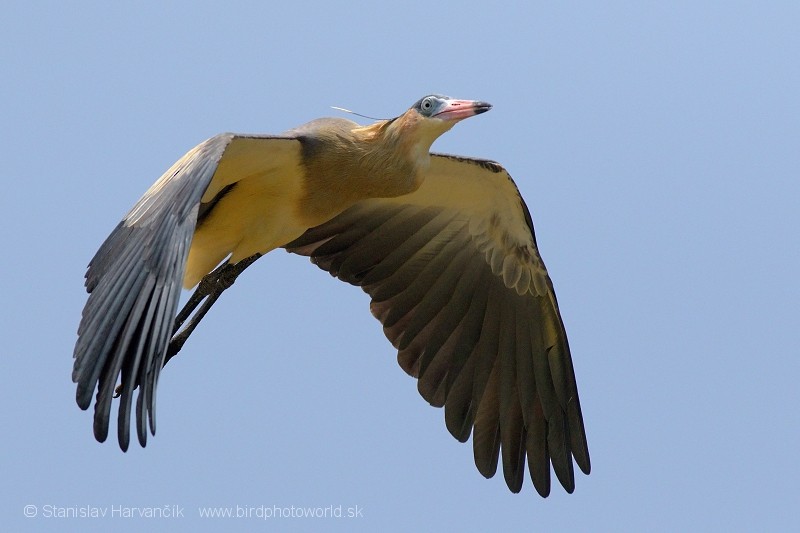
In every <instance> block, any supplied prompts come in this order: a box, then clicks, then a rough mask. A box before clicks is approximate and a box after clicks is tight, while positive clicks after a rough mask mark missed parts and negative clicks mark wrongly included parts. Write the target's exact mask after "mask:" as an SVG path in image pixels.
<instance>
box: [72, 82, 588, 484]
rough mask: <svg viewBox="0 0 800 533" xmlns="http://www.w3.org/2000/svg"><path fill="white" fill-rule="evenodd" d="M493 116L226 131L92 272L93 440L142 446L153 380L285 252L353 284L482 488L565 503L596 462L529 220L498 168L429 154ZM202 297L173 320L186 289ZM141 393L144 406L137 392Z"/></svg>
mask: <svg viewBox="0 0 800 533" xmlns="http://www.w3.org/2000/svg"><path fill="white" fill-rule="evenodd" d="M489 109H491V105H490V104H487V103H485V102H480V101H471V100H457V99H453V98H449V97H446V96H441V95H430V96H426V97H424V98H422V99H420V100H419V101H417V102H416V103H415V104H414V105H413V106H411V108H410V109H408V110H407V111H406V112H405V113H403V114H402V115H400V116H398V117H396V118H393V119H390V120H380V121H378V122H375V123H374V124H371V125H368V126H361V125H359V124H356V123H355V122H352V121H350V120H345V119H342V118H323V119H317V120H314V121H312V122H309V123H307V124H305V125H302V126H299V127H297V128H295V129H292V130H289V131H288V132H286V133H284V134H282V135H240V134H233V133H225V134H220V135H217V136H215V137H212V138H210V139H208V140H206V141H205V142H203V143H201V144H199V145H198V146H196V147H195V148H193V149H192V150H190V151H189V152H188V153H187V154H186V155H184V156H183V157H182V158H181V159H179V160H178V161H177V162H176V163H175V164H174V165H173V166H172V167H171V168H170V169H169V170H167V172H166V173H164V175H163V176H161V178H159V180H158V181H156V182H155V184H153V186H152V187H150V189H149V190H148V191H147V192H145V194H144V196H143V197H142V198H141V199H140V200H139V201H138V202H137V203H136V204H135V205H134V206H133V208H132V209H131V210H130V212H129V213H128V214H127V215H126V216H125V217H124V218H123V220H122V221H121V222H120V223H119V225H118V226H117V227H116V228H115V229H114V231H112V232H111V234H110V235H109V237H108V238H107V239H106V241H105V242H104V243H103V244H102V246H101V247H100V249H99V250H98V251H97V253H96V255H95V256H94V258H93V259H92V260H91V262H90V263H89V266H88V269H87V272H86V290H87V292H88V293H89V298H88V301H87V303H86V306H85V307H84V309H83V315H82V319H81V322H80V326H79V328H78V340H77V342H76V345H75V352H74V359H75V361H74V368H73V372H72V379H73V381H74V382H75V383H77V392H76V399H77V403H78V405H79V406H80V407H81V409H88V407H89V406H90V405H91V403H92V396H93V395H94V394H95V391H97V394H96V399H95V411H94V435H95V438H96V439H97V440H98V441H100V442H103V441H105V440H106V438H107V436H108V431H109V419H110V416H111V407H112V403H113V401H114V398H119V400H118V402H119V407H118V416H117V437H118V441H119V445H120V447H121V448H122V450H127V448H128V445H129V441H130V426H131V417H132V411H135V421H134V422H133V423H134V425H135V429H136V433H137V436H138V440H139V443H140V444H141V445H142V446H145V444H146V442H147V434H148V426H149V431H150V432H151V433H152V434H155V430H156V418H155V398H156V387H157V385H158V377H159V372H160V371H161V368H162V367H163V366H164V365H165V364H166V362H167V361H168V360H169V359H170V358H171V357H173V356H174V355H175V354H177V353H178V351H179V350H180V349H181V347H182V346H183V344H184V342H185V341H186V339H187V338H188V337H189V335H190V334H191V332H192V331H193V330H194V328H195V327H196V326H197V324H198V323H199V322H200V320H201V319H202V317H203V316H204V315H205V313H206V312H207V311H208V310H209V309H210V307H211V306H212V305H213V304H214V302H215V301H216V300H217V298H219V296H220V294H222V292H223V291H224V290H226V289H227V288H228V287H230V286H231V285H232V284H233V282H234V281H235V279H236V277H237V276H238V275H239V274H241V272H242V271H243V270H244V269H246V268H247V267H248V266H249V265H250V264H252V263H253V262H254V261H255V260H257V259H258V258H259V257H260V256H262V255H263V254H266V253H267V252H269V251H271V250H274V249H276V248H284V249H286V250H288V251H289V252H293V253H296V254H300V255H304V256H308V257H310V258H311V261H312V262H313V263H314V264H316V265H317V266H319V267H320V268H322V269H323V270H327V271H328V272H329V273H330V274H332V275H333V276H335V277H337V278H339V279H341V280H343V281H346V282H348V283H351V284H353V285H357V286H359V287H361V288H362V289H363V290H364V291H365V292H367V294H369V296H370V298H371V304H370V310H371V311H372V314H373V315H374V316H375V317H376V318H377V319H378V320H380V322H381V323H382V325H383V330H384V333H385V334H386V337H387V338H388V339H389V340H390V341H391V343H392V344H393V346H394V347H395V348H396V349H397V350H398V361H399V363H400V366H401V367H402V368H403V370H405V371H406V372H407V373H408V374H410V375H411V376H413V377H416V378H417V379H418V382H417V384H418V389H419V392H420V394H421V395H422V396H423V398H425V400H427V401H428V402H429V403H430V404H431V405H434V406H437V407H444V415H445V423H446V426H447V429H448V430H449V431H450V433H451V434H452V435H453V436H454V437H455V438H456V439H458V440H459V441H461V442H466V441H467V440H468V439H469V437H470V435H472V442H473V449H474V457H475V464H476V466H477V468H478V470H479V471H480V473H481V474H483V475H484V476H485V477H487V478H489V477H492V476H493V475H494V474H495V472H496V471H497V466H498V459H499V457H500V456H502V465H503V474H504V477H505V481H506V484H507V485H508V488H509V489H510V490H511V491H512V492H519V491H520V489H521V487H522V484H523V478H524V477H525V463H526V461H527V463H528V470H529V472H530V477H531V480H532V482H533V485H534V487H535V488H536V490H537V491H538V492H539V494H541V495H542V496H547V495H548V494H549V492H550V469H551V465H552V469H553V471H554V472H555V474H556V477H557V478H558V480H559V481H560V482H561V484H562V485H563V487H564V488H565V489H566V491H567V492H570V493H571V492H572V491H573V490H574V488H575V479H574V472H573V461H574V462H575V464H577V465H578V467H579V468H580V469H581V470H582V471H583V472H584V473H586V474H588V473H589V471H590V464H589V453H588V449H587V445H586V435H585V431H584V425H583V417H582V415H581V408H580V402H579V400H578V389H577V385H576V382H575V373H574V370H573V366H572V358H571V355H570V350H569V345H568V343H567V336H566V333H565V330H564V325H563V323H562V320H561V315H560V312H559V309H558V303H557V301H556V295H555V292H554V291H553V284H552V282H551V280H550V277H549V275H548V273H547V270H546V269H545V266H544V263H543V262H542V259H541V257H540V255H539V250H538V248H537V245H536V237H535V236H534V230H533V222H532V221H531V215H530V212H529V211H528V208H527V206H526V205H525V202H524V201H523V199H522V198H521V196H520V193H519V191H518V189H517V187H516V185H515V184H514V182H513V181H512V179H511V177H510V176H509V174H508V172H506V170H505V169H504V168H503V167H502V166H500V165H499V164H498V163H495V162H493V161H488V160H483V159H474V158H468V157H458V156H452V155H444V154H437V153H431V152H430V147H431V145H432V144H433V142H434V141H435V140H436V139H437V138H438V137H439V136H440V135H442V134H443V133H445V132H446V131H448V130H449V129H450V128H452V127H453V126H454V125H455V124H456V123H457V122H459V121H461V120H463V119H465V118H468V117H471V116H474V115H478V114H480V113H484V112H486V111H488V110H489ZM195 286H197V289H196V290H195V292H194V294H193V295H192V296H191V297H190V298H189V301H188V302H187V303H186V306H185V307H184V308H183V309H182V310H181V311H180V312H179V313H177V314H176V312H177V310H178V300H179V295H180V292H181V287H183V288H187V289H190V288H192V287H195ZM136 389H138V394H137V398H136V405H135V406H134V405H133V396H134V391H135V390H136Z"/></svg>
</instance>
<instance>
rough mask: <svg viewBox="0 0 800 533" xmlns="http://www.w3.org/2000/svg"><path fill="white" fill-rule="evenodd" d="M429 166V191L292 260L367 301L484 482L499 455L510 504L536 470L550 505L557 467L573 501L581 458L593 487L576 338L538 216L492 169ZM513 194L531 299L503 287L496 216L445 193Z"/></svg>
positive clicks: (309, 239)
mask: <svg viewBox="0 0 800 533" xmlns="http://www.w3.org/2000/svg"><path fill="white" fill-rule="evenodd" d="M432 165H433V167H432V168H433V170H432V172H431V175H428V176H426V178H425V181H424V183H423V186H422V187H421V188H420V190H419V191H417V192H415V193H412V194H410V195H407V196H404V197H400V198H395V199H387V200H368V201H364V202H361V203H358V204H356V205H355V206H353V207H351V208H350V209H348V210H347V211H345V212H343V213H342V214H340V215H339V216H337V217H335V218H334V219H333V220H331V221H330V222H327V223H325V224H322V225H321V226H318V227H316V228H313V229H311V230H309V231H307V232H306V233H305V234H304V235H303V236H301V237H300V238H299V239H297V240H295V241H294V242H292V243H289V244H288V245H286V248H287V250H289V251H291V252H295V253H299V254H302V255H307V256H310V257H311V260H312V262H314V263H315V264H317V265H318V266H319V267H320V268H323V269H325V270H327V271H329V272H330V273H331V274H332V275H334V276H337V277H338V278H340V279H342V280H344V281H347V282H349V283H352V284H354V285H358V286H361V287H362V288H363V289H364V290H365V291H366V292H367V293H368V294H369V295H370V296H371V298H372V303H371V306H370V308H371V310H372V312H373V314H374V315H375V317H376V318H378V319H379V320H380V321H381V322H382V324H383V326H384V332H385V333H386V336H387V338H388V339H389V340H390V341H391V342H392V344H393V345H394V346H395V347H396V348H397V349H398V361H399V363H400V365H401V366H402V368H403V369H404V370H406V372H408V373H409V374H411V375H412V376H414V377H417V378H418V389H419V392H420V394H421V395H422V396H423V397H424V398H425V399H426V400H427V401H428V402H430V403H431V404H432V405H435V406H439V407H441V406H444V407H445V422H446V425H447V428H448V430H449V431H450V433H451V434H452V435H453V436H454V437H455V438H457V439H458V440H460V441H462V442H463V441H466V440H467V439H468V438H469V435H470V433H472V434H473V447H474V451H475V464H476V466H477V467H478V470H479V471H480V472H481V474H483V475H484V476H486V477H491V476H493V475H494V473H495V471H496V468H497V461H498V457H499V455H501V453H500V452H501V451H502V458H503V474H504V477H505V480H506V483H507V485H508V487H509V489H511V490H512V491H513V492H518V491H519V490H520V488H521V486H522V481H523V477H524V468H525V461H526V459H527V461H528V465H529V470H530V476H531V479H532V481H533V484H534V486H535V487H536V489H537V491H538V492H539V493H540V494H541V495H543V496H546V495H547V494H548V493H549V491H550V464H551V463H552V466H553V470H554V471H555V473H556V476H557V477H558V479H559V481H560V482H561V484H562V485H563V486H564V488H565V489H566V490H567V491H568V492H572V491H573V489H574V473H573V470H572V459H573V457H574V459H575V461H576V462H577V464H578V465H579V466H580V468H581V470H583V471H584V472H586V473H587V474H588V473H589V470H590V464H589V455H588V451H587V447H586V437H585V433H584V428H583V420H582V416H581V413H580V404H579V401H578V393H577V387H576V383H575V376H574V372H573V370H572V362H571V356H570V353H569V347H568V345H567V340H566V333H565V332H564V328H563V325H562V323H561V318H560V316H559V312H558V305H557V303H556V300H555V294H554V292H553V290H552V284H551V283H550V280H549V277H547V276H546V271H544V265H543V263H542V262H541V258H539V257H538V251H536V249H535V238H534V235H533V225H532V222H531V218H530V213H529V212H528V209H527V207H526V206H525V204H524V203H523V202H522V199H521V198H520V197H519V195H518V192H517V191H516V187H515V186H513V182H511V181H510V177H508V174H507V173H506V172H505V171H504V170H503V169H502V167H500V166H499V165H497V164H496V163H491V162H486V161H477V160H470V159H465V158H453V157H449V156H433V162H432ZM479 169H482V171H481V170H479ZM459 172H461V173H463V174H464V175H463V176H462V175H458V174H459ZM454 174H455V175H454ZM482 180H483V182H482ZM439 181H442V182H445V183H437V182H439ZM509 183H510V184H511V186H512V187H513V193H514V195H515V198H516V199H517V201H518V202H519V204H520V205H519V209H520V210H519V213H520V214H519V216H518V220H517V222H518V223H520V224H523V225H527V227H528V228H529V230H530V235H529V236H528V241H529V243H528V244H529V246H530V247H532V250H533V251H534V252H533V254H532V256H531V257H526V256H525V254H519V256H518V257H517V256H516V255H515V257H517V260H519V261H521V262H525V264H528V265H529V266H531V267H532V268H533V269H534V271H537V272H538V270H541V272H543V276H544V279H545V280H546V282H542V283H541V284H536V283H535V281H536V280H534V279H533V278H534V277H535V276H536V274H534V275H532V277H531V278H527V279H528V280H529V281H530V283H531V290H530V291H528V292H525V293H524V294H519V293H518V291H517V290H515V289H513V288H509V285H508V283H509V282H510V283H511V284H512V285H513V284H514V282H515V280H517V279H522V277H521V276H520V277H519V278H517V277H515V276H509V280H510V281H509V280H506V279H505V274H504V272H505V269H504V266H505V264H504V263H503V257H505V256H507V255H508V254H509V253H511V252H509V250H505V252H503V254H504V256H503V257H500V258H499V259H498V257H497V253H499V251H502V250H503V249H504V248H503V246H511V245H510V244H509V243H508V242H505V243H502V242H497V238H496V236H493V235H495V234H492V233H491V232H492V230H491V228H490V224H486V223H485V221H482V220H479V217H482V216H488V217H489V218H497V219H498V220H499V218H500V217H495V215H497V213H494V214H493V213H478V212H477V211H473V210H472V209H478V210H479V208H481V207H483V206H478V207H470V206H465V207H464V208H462V209H459V208H454V207H453V206H452V205H450V206H448V205H446V194H447V193H446V191H447V190H448V188H449V187H476V188H477V189H478V190H479V191H481V192H483V190H484V189H485V191H486V194H487V196H491V195H492V194H493V191H496V190H502V189H503V187H505V191H506V192H508V191H511V189H509V188H508V187H509ZM478 196H480V195H478ZM437 199H441V201H442V203H441V204H438V203H437ZM487 201H490V200H487ZM504 215H505V216H509V215H508V213H505V214H504ZM500 229H501V230H502V228H500ZM495 230H497V228H495ZM493 239H494V240H493ZM506 240H509V241H510V240H511V238H508V239H506ZM487 247H488V248H487ZM493 262H494V263H496V264H495V265H494V268H493V265H492V263H493ZM537 269H538V270H537ZM526 272H527V270H526ZM523 282H524V279H523ZM534 285H535V286H536V289H534V288H533V286H534ZM538 290H542V292H543V294H540V293H539V292H537V291H538Z"/></svg>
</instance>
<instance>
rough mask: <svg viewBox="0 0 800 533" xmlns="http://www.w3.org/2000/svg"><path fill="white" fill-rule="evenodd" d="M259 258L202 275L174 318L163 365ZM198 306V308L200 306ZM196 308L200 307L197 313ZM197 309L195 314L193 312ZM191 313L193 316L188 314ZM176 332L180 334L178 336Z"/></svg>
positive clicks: (119, 389) (252, 257) (115, 393)
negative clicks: (221, 297) (222, 296)
mask: <svg viewBox="0 0 800 533" xmlns="http://www.w3.org/2000/svg"><path fill="white" fill-rule="evenodd" d="M259 257H261V254H255V255H251V256H250V257H248V258H247V259H242V260H241V261H239V262H238V263H236V264H235V265H232V264H230V263H225V264H223V265H220V266H218V267H217V268H216V269H215V270H214V271H213V272H210V273H208V274H206V275H205V277H204V278H203V279H202V280H201V281H200V284H199V285H198V286H197V288H196V289H195V291H194V293H193V294H192V296H191V297H190V298H189V301H188V302H186V305H184V306H183V309H181V310H180V312H179V313H178V315H177V316H176V317H175V324H174V325H173V327H172V340H170V341H169V346H168V347H167V354H166V355H165V356H164V365H166V364H167V361H169V360H170V359H172V358H173V357H175V356H176V355H178V352H180V351H181V348H183V344H184V343H185V342H186V340H187V339H188V338H189V335H191V334H192V332H193V331H194V328H196V327H197V325H198V324H199V323H200V321H201V320H203V317H204V316H205V315H206V313H208V310H209V309H211V306H212V305H214V302H216V301H217V300H218V299H219V297H220V296H221V295H222V293H223V292H224V291H225V289H227V288H228V287H230V286H231V285H233V283H234V282H235V281H236V278H237V277H238V276H239V274H241V273H242V272H244V270H245V269H246V268H247V267H249V266H250V265H252V264H253V263H255V261H256V259H258V258H259ZM201 303H202V305H200V304H201ZM198 306H199V307H200V308H199V309H198ZM195 309H197V312H195ZM192 313H194V314H192ZM189 317H191V320H189V323H188V324H186V327H184V328H183V329H181V326H183V323H184V322H186V320H187V319H188V318H189ZM178 330H180V332H178ZM121 392H122V385H121V384H120V385H117V387H116V389H115V390H114V397H115V398H117V397H118V396H119V395H120V393H121Z"/></svg>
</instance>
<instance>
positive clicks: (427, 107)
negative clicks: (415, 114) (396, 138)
mask: <svg viewBox="0 0 800 533" xmlns="http://www.w3.org/2000/svg"><path fill="white" fill-rule="evenodd" d="M434 104H435V102H434V100H433V98H431V97H430V96H429V97H427V98H423V99H422V101H421V102H420V103H419V110H420V111H422V113H423V114H425V115H428V114H430V112H431V111H433V107H434Z"/></svg>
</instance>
